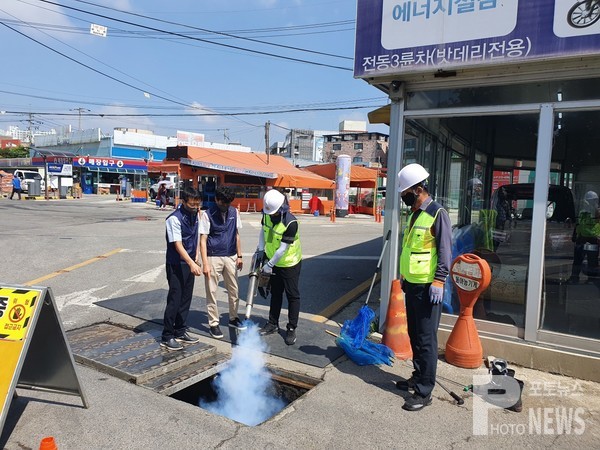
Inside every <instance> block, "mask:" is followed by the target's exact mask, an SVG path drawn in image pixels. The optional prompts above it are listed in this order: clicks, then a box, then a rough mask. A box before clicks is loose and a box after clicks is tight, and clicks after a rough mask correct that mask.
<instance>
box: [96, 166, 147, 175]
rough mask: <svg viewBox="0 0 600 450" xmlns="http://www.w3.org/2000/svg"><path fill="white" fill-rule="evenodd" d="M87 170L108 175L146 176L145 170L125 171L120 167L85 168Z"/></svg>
mask: <svg viewBox="0 0 600 450" xmlns="http://www.w3.org/2000/svg"><path fill="white" fill-rule="evenodd" d="M85 168H86V169H87V170H89V171H90V172H105V173H106V172H108V173H132V174H139V175H145V174H146V171H145V170H144V169H123V168H119V167H96V166H91V167H90V166H85Z"/></svg>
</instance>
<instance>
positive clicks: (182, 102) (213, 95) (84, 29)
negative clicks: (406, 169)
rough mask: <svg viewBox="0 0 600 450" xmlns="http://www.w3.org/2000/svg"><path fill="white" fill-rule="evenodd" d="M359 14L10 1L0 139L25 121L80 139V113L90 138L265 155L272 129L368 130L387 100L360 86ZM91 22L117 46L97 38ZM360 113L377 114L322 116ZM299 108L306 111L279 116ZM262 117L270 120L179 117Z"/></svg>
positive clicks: (332, 8)
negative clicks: (373, 113)
mask: <svg viewBox="0 0 600 450" xmlns="http://www.w3.org/2000/svg"><path fill="white" fill-rule="evenodd" d="M57 5H60V6H57ZM86 12H90V13H93V14H96V15H90V14H87V13H86ZM127 12H128V13H133V14H127ZM355 14H356V2H355V1H352V0H331V1H328V0H219V1H214V0H212V1H207V0H171V1H164V0H2V2H0V42H2V48H3V55H4V56H3V64H2V65H3V69H2V70H1V71H0V110H1V111H6V113H5V114H3V115H0V129H6V128H7V127H8V126H9V125H18V126H19V127H21V128H27V126H28V124H27V122H26V120H27V119H28V116H27V113H33V114H34V116H33V118H34V120H35V121H36V124H37V126H39V129H40V130H48V129H50V128H57V127H60V126H63V125H67V124H71V125H72V127H73V129H77V128H78V127H79V112H78V111H77V109H78V108H82V110H81V112H82V115H81V128H94V127H99V128H101V129H102V131H103V132H104V133H110V132H111V131H112V129H113V128H114V127H128V128H140V129H148V130H152V131H154V132H155V133H156V134H160V135H167V136H173V135H175V133H176V131H177V130H184V131H193V132H198V133H204V134H205V135H206V139H207V140H209V141H213V142H223V141H224V135H225V134H227V136H228V139H229V141H231V142H240V143H241V144H243V145H247V146H250V147H252V148H253V149H255V150H262V149H264V124H265V122H266V121H267V120H269V121H271V123H272V124H273V125H272V126H271V130H270V135H271V139H270V141H271V142H274V141H276V140H283V138H284V136H285V134H286V132H287V131H286V130H285V128H307V129H317V130H333V131H335V130H337V129H338V124H339V122H340V121H342V120H365V121H366V120H367V112H368V111H370V110H371V109H374V108H375V107H377V106H381V105H384V104H386V103H387V101H386V97H385V96H384V95H383V93H381V92H380V91H379V90H377V89H376V88H374V87H372V86H370V85H368V84H367V83H366V82H364V81H362V80H357V79H354V78H353V73H352V70H351V69H352V66H353V61H352V59H353V53H354V20H355ZM101 16H106V17H101ZM109 18H114V19H118V20H120V21H121V22H117V21H113V20H110V19H109ZM152 19H159V20H152ZM92 23H94V24H99V25H103V26H106V27H107V28H108V33H107V36H106V37H99V36H94V35H92V34H90V32H89V30H90V24H92ZM139 25H142V26H143V27H146V28H143V27H140V26H139ZM203 30H205V31H203ZM214 32H218V33H214ZM224 34H228V35H231V36H226V35H224ZM185 36H188V37H185ZM234 36H237V37H240V36H241V37H245V38H247V39H239V38H236V37H234ZM190 37H193V38H194V39H190ZM249 39H252V40H255V41H256V40H258V41H264V42H265V43H262V42H255V41H250V40H249ZM215 43H217V44H220V45H215ZM267 43H270V44H276V45H268V44H267ZM283 46H287V47H295V49H292V48H286V47H283ZM236 47H237V48H236ZM240 48H244V49H248V50H249V51H245V50H242V49H240ZM303 50H307V51H303ZM257 52H262V53H269V54H273V55H278V56H281V57H282V58H281V57H273V56H268V55H265V54H259V53H257ZM286 58H294V59H300V60H304V61H306V62H298V61H292V60H290V59H286ZM311 63H316V64H311ZM82 64H83V65H85V66H87V67H84V66H83V65H82ZM328 66H336V67H340V68H335V67H328ZM343 69H349V70H343ZM356 106H361V107H369V108H363V109H347V110H332V111H316V110H315V109H316V108H327V109H331V108H348V107H356ZM289 109H294V110H303V111H302V112H293V113H292V112H286V113H275V112H276V111H282V110H289ZM87 110H89V111H87ZM258 111H270V112H271V113H269V114H261V115H241V116H236V117H231V116H226V115H220V116H205V117H198V116H197V117H190V116H187V117H184V116H173V115H176V114H180V115H190V114H207V113H211V114H214V113H217V114H228V113H240V112H258ZM16 113H23V114H16ZM48 113H50V114H48ZM61 114H62V115H61ZM88 114H90V115H91V116H88ZM115 114H124V115H125V116H120V117H115V116H114V115H115ZM101 115H103V116H101ZM134 115H139V116H134ZM157 115H163V116H157ZM164 115H167V116H164ZM225 130H227V131H225ZM369 130H373V131H381V132H385V133H387V132H388V129H387V127H385V126H369Z"/></svg>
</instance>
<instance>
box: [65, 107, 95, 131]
mask: <svg viewBox="0 0 600 450" xmlns="http://www.w3.org/2000/svg"><path fill="white" fill-rule="evenodd" d="M69 111H77V112H78V113H79V126H78V127H77V129H78V130H79V131H81V113H82V112H90V111H91V110H89V109H87V108H81V107H80V108H73V109H70V110H69Z"/></svg>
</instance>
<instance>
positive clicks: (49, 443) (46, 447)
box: [40, 436, 58, 450]
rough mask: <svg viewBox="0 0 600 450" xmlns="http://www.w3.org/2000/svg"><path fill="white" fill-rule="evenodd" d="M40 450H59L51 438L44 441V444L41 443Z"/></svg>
mask: <svg viewBox="0 0 600 450" xmlns="http://www.w3.org/2000/svg"><path fill="white" fill-rule="evenodd" d="M40 450H58V447H57V446H56V442H54V438H53V437H52V436H49V437H45V438H44V439H42V442H40Z"/></svg>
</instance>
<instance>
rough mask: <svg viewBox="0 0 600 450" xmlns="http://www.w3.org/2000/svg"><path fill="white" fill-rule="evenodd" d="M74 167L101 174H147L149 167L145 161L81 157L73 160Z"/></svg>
mask: <svg viewBox="0 0 600 450" xmlns="http://www.w3.org/2000/svg"><path fill="white" fill-rule="evenodd" d="M73 166H75V167H85V168H87V169H90V170H95V171H100V172H119V173H127V172H128V171H131V172H140V173H142V172H146V171H147V165H146V162H144V161H138V160H129V159H121V158H109V157H102V156H80V157H79V158H74V159H73Z"/></svg>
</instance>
